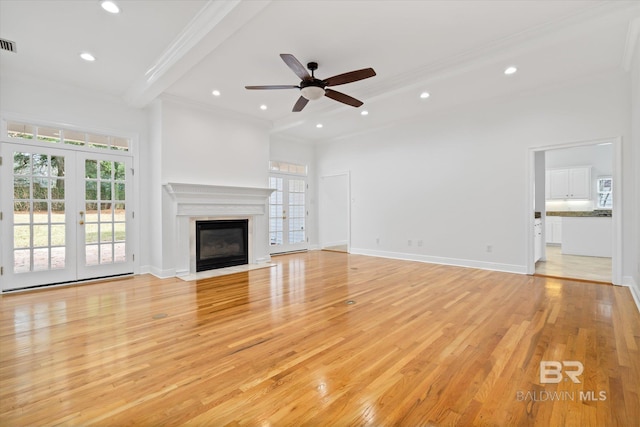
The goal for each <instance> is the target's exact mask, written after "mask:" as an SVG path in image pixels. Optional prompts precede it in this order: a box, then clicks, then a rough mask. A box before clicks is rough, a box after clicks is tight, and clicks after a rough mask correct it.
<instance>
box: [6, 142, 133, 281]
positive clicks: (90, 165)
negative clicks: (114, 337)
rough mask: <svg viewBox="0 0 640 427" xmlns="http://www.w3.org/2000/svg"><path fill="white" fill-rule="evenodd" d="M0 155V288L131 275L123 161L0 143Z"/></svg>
mask: <svg viewBox="0 0 640 427" xmlns="http://www.w3.org/2000/svg"><path fill="white" fill-rule="evenodd" d="M0 154H1V155H2V157H3V159H4V165H3V166H2V167H1V168H0V176H1V183H0V196H2V197H1V198H0V200H1V201H0V209H1V211H2V213H3V217H2V221H1V224H2V227H1V234H2V243H1V244H2V267H3V275H2V276H1V280H2V288H3V290H10V289H20V288H26V287H33V286H40V285H49V284H57V283H67V282H74V281H78V280H84V279H91V278H98V277H104V276H111V275H119V274H126V273H131V272H133V259H132V256H131V254H130V245H128V244H127V242H128V239H127V236H128V235H130V232H131V219H132V214H130V213H129V212H128V207H129V203H128V200H129V199H128V198H129V197H130V196H131V191H130V184H129V183H130V182H131V177H130V175H131V167H130V166H131V165H130V162H131V160H130V158H129V157H126V156H114V155H109V154H103V153H97V154H95V155H94V154H87V153H83V152H77V151H73V150H64V149H59V148H53V147H48V146H43V147H40V146H29V145H26V144H25V145H20V144H9V143H4V142H3V143H2V149H1V150H0ZM7 160H9V161H7Z"/></svg>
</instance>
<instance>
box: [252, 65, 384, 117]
mask: <svg viewBox="0 0 640 427" xmlns="http://www.w3.org/2000/svg"><path fill="white" fill-rule="evenodd" d="M280 58H282V60H283V61H284V62H285V64H287V65H288V66H289V68H291V70H293V72H294V73H296V75H297V76H298V77H300V78H301V79H302V81H301V82H300V84H299V85H270V86H245V89H300V94H301V96H300V98H298V101H297V102H296V103H295V105H294V106H293V111H294V112H298V111H302V109H303V108H304V107H305V105H307V103H308V102H309V101H310V100H316V99H320V98H322V97H323V96H327V97H329V98H331V99H333V100H335V101H338V102H342V103H343V104H347V105H351V106H353V107H359V106H361V105H362V104H363V102H362V101H360V100H357V99H355V98H353V97H351V96H349V95H345V94H344V93H342V92H338V91H336V90H333V89H327V87H328V86H338V85H343V84H345V83H351V82H356V81H358V80H363V79H368V78H369V77H373V76H375V75H376V72H375V71H373V68H363V69H362V70H356V71H350V72H348V73H344V74H338V75H337V76H333V77H329V78H328V79H324V80H320V79H317V78H316V77H315V76H314V71H315V70H317V69H318V63H317V62H309V63H308V64H307V68H308V69H309V70H311V74H309V73H308V72H307V70H306V69H305V68H304V66H303V65H302V64H301V63H300V61H298V60H297V59H296V57H295V56H293V55H291V54H289V53H281V54H280Z"/></svg>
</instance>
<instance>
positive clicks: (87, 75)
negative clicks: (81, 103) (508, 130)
mask: <svg viewBox="0 0 640 427" xmlns="http://www.w3.org/2000/svg"><path fill="white" fill-rule="evenodd" d="M117 3H118V4H119V5H120V7H121V13H120V14H118V15H111V14H108V13H106V12H104V11H103V10H102V9H101V8H100V6H99V1H98V0H75V1H73V0H69V1H63V0H57V1H51V0H30V1H25V0H0V38H3V39H8V40H12V41H14V42H16V43H17V48H18V49H17V53H9V52H4V51H3V52H0V74H1V75H2V77H3V78H10V76H11V75H15V74H21V75H25V74H26V75H32V76H34V77H36V78H39V77H42V78H45V79H47V80H50V81H54V82H56V81H57V82H61V83H64V84H72V85H77V86H80V87H82V88H86V89H89V90H93V91H96V92H99V93H104V94H107V95H111V96H116V97H120V98H122V99H123V100H124V101H125V102H127V103H129V104H131V105H134V106H138V107H143V106H145V105H146V104H148V103H149V102H150V101H151V100H152V99H154V98H155V97H156V96H160V95H162V96H167V97H179V98H183V99H187V100H191V101H193V102H196V103H199V104H202V105H206V106H211V107H212V108H213V109H216V110H220V109H222V110H228V111H231V112H233V113H232V114H234V115H238V116H239V117H247V118H252V119H257V120H262V121H266V122H268V123H271V124H272V132H273V133H274V134H282V135H285V136H287V137H290V138H294V139H303V140H312V141H315V140H326V139H331V138H340V137H342V136H344V135H349V134H353V133H360V132H365V131H369V130H371V129H375V128H378V127H380V126H385V125H388V124H389V123H392V122H396V121H398V120H404V119H406V118H409V117H418V116H420V115H428V114H430V113H432V112H434V111H436V110H440V109H443V108H452V107H455V106H459V105H462V104H468V103H473V102H482V101H486V100H489V99H497V98H504V97H507V96H509V95H511V94H516V93H519V92H522V91H527V90H535V89H537V88H540V87H543V86H547V85H554V84H561V83H562V82H565V81H572V80H575V79H580V78H586V77H588V76H591V75H594V74H598V73H605V72H614V71H616V70H617V71H619V72H624V68H625V67H624V64H625V62H626V61H628V59H629V56H630V52H632V50H631V49H632V48H633V43H635V41H636V38H637V30H638V28H637V27H638V26H639V25H640V24H639V21H640V2H638V1H580V0H571V1H562V0H557V1H483V0H470V1H415V0H412V1H383V0H374V1H364V0H357V1H345V0H339V1H330V0H321V1H308V0H297V1H293V0H291V1H284V0H276V1H258V0H251V1H239V0H224V1H222V0H211V1H208V0H178V1H171V0H163V1H143V0H120V1H117ZM634 31H635V33H634ZM634 34H635V35H634ZM82 51H90V52H91V53H93V54H94V55H95V56H96V58H97V60H96V61H95V62H93V63H86V62H84V61H82V60H81V59H79V56H78V55H79V54H80V52H82ZM280 53H291V54H293V55H295V56H296V57H297V58H298V59H299V60H300V62H301V63H303V64H306V63H307V62H309V61H316V62H318V63H319V69H318V70H317V71H316V77H319V78H327V77H329V76H332V75H336V74H340V73H343V72H347V71H352V70H355V69H360V68H366V67H372V68H374V69H375V70H376V72H377V76H375V77H373V78H370V79H367V80H363V81H359V82H355V83H350V84H347V85H343V86H339V87H336V90H339V91H341V92H344V93H347V94H349V95H351V96H354V97H356V98H358V99H361V100H362V101H364V106H362V107H360V108H358V109H355V108H353V107H349V106H344V105H343V104H340V103H337V102H335V101H333V100H331V99H329V98H322V99H320V100H318V101H311V102H309V104H308V105H307V107H306V108H305V109H304V111H302V112H301V113H293V112H291V108H292V107H293V104H294V103H295V101H296V100H297V99H298V96H299V93H298V90H297V89H293V90H270V91H248V90H245V89H244V86H245V85H269V84H285V85H296V84H298V83H299V79H298V78H297V77H296V76H295V74H294V73H293V72H292V71H291V70H290V69H289V68H288V67H287V66H286V65H285V64H284V62H283V61H282V60H281V59H280V57H279V54H280ZM508 65H516V66H517V67H518V70H519V71H518V73H516V74H515V75H512V76H505V75H504V74H503V70H504V68H505V67H506V66H508ZM213 89H217V90H219V91H220V92H221V96H219V97H214V96H212V95H211V91H212V90H213ZM422 91H428V92H429V93H430V94H431V97H430V98H428V99H426V100H422V99H420V98H419V94H420V93H421V92H422ZM0 102H1V94H0ZM261 104H265V105H267V106H268V109H267V110H265V111H263V110H261V109H260V108H259V106H260V105H261ZM364 109H366V110H368V111H369V115H368V116H361V115H360V112H361V111H362V110H364ZM317 123H322V124H323V128H322V129H317V128H316V124H317Z"/></svg>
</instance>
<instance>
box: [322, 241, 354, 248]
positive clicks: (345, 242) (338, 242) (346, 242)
mask: <svg viewBox="0 0 640 427" xmlns="http://www.w3.org/2000/svg"><path fill="white" fill-rule="evenodd" d="M348 244H349V241H348V240H337V241H335V242H326V243H323V244H322V247H323V248H330V247H332V246H343V245H348Z"/></svg>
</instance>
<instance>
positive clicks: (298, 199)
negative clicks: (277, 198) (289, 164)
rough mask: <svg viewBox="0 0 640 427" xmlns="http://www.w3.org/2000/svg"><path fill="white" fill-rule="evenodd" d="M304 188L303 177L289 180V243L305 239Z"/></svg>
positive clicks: (300, 241) (301, 241)
mask: <svg viewBox="0 0 640 427" xmlns="http://www.w3.org/2000/svg"><path fill="white" fill-rule="evenodd" d="M305 190H306V183H305V181H304V180H303V179H290V180H289V216H288V219H289V243H303V242H304V241H305V240H306V235H305V228H306V227H305V221H306V215H305V213H306V208H305V207H306V205H305Z"/></svg>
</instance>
